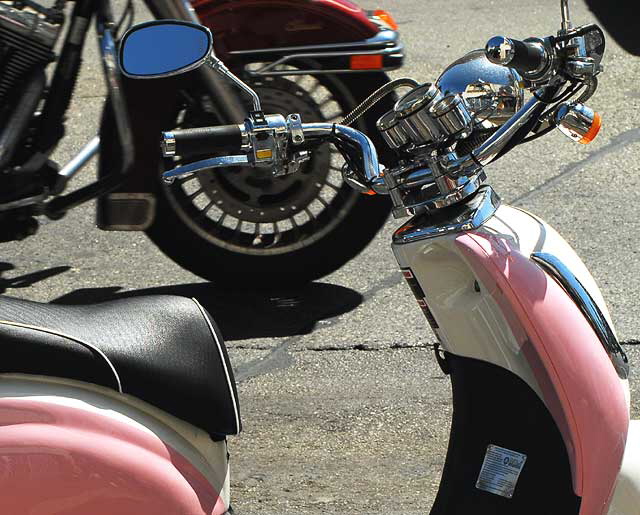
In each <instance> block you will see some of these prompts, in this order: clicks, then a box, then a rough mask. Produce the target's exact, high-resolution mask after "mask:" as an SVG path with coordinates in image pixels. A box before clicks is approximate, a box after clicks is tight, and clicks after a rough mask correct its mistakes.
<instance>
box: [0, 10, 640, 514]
mask: <svg viewBox="0 0 640 515" xmlns="http://www.w3.org/2000/svg"><path fill="white" fill-rule="evenodd" d="M561 8H562V26H561V29H560V31H559V32H558V33H557V35H555V36H549V37H546V38H530V39H527V40H524V41H517V40H514V39H510V38H506V37H494V38H491V39H490V40H489V41H488V43H487V45H486V47H485V49H484V50H476V51H473V52H470V53H469V54H467V55H466V56H464V57H463V58H461V59H459V60H458V61H456V62H454V63H452V65H450V66H449V67H448V68H447V69H446V70H445V71H444V72H443V73H442V75H440V77H439V78H438V79H437V80H436V81H435V82H434V83H433V84H421V85H420V84H415V83H413V81H407V80H399V81H394V83H392V84H390V85H388V86H386V87H385V88H384V90H383V91H380V92H379V93H376V94H374V95H373V97H371V98H370V99H369V100H368V101H367V102H365V103H364V104H363V105H362V106H360V108H358V109H357V110H356V111H355V112H354V113H352V114H351V115H349V116H348V117H347V120H346V123H348V122H349V121H353V119H354V118H357V116H359V115H362V112H363V111H364V110H365V109H367V108H368V107H370V104H371V103H373V102H375V101H376V100H377V99H378V97H379V96H381V95H384V94H388V93H389V91H391V90H392V89H393V88H394V87H396V86H397V87H400V86H411V89H410V91H409V92H408V93H406V94H405V95H404V96H403V97H401V98H400V99H399V100H398V101H397V103H396V104H395V106H394V109H393V110H392V111H389V112H388V113H386V114H385V115H383V116H382V117H381V119H380V120H379V122H378V127H379V129H380V131H381V132H382V134H383V137H384V138H385V141H386V142H387V144H388V145H389V146H391V147H392V148H394V149H395V151H396V152H397V155H398V159H397V164H396V165H395V166H393V167H390V168H386V169H385V168H383V167H382V166H381V165H380V164H379V162H378V160H377V150H376V148H375V146H374V145H373V143H372V142H371V140H370V139H369V138H368V137H367V136H366V135H365V134H363V133H361V132H360V131H359V130H357V129H354V128H352V127H350V126H349V125H346V124H344V125H343V124H331V123H303V122H302V120H301V118H300V116H299V115H298V114H296V113H294V114H290V115H288V116H287V117H286V118H285V117H284V116H282V115H280V114H265V113H264V112H262V110H261V104H260V99H259V97H258V95H256V94H255V93H254V92H253V91H252V90H251V88H250V87H249V86H248V85H246V84H244V83H242V81H240V79H238V78H237V77H236V76H235V75H234V74H233V73H232V72H231V71H230V70H228V69H227V68H226V67H225V66H224V64H222V63H221V62H220V61H219V60H218V59H216V58H215V57H214V56H213V54H212V53H211V48H212V35H211V33H210V31H208V30H207V29H206V28H205V27H202V26H199V25H195V24H190V23H185V22H183V21H162V22H150V23H147V24H142V25H139V26H136V27H134V28H132V29H131V30H130V31H129V32H128V33H127V35H126V36H125V37H124V39H123V44H122V46H121V48H120V55H119V60H120V65H121V67H122V69H123V72H124V73H125V74H127V75H129V76H130V77H132V78H133V77H137V78H138V79H156V78H161V77H167V76H174V77H175V78H180V77H185V75H183V74H184V73H186V72H188V71H193V70H195V69H197V68H198V67H201V66H210V67H211V68H213V69H215V70H217V72H218V73H219V74H220V75H221V76H224V77H226V78H227V79H228V80H230V81H231V82H232V83H234V84H235V85H236V86H238V87H240V88H241V89H242V90H243V91H244V92H245V93H246V94H247V95H249V96H250V97H251V99H252V103H253V104H254V105H253V107H254V109H253V110H252V112H251V113H250V114H249V117H248V118H247V119H246V120H245V122H244V123H242V124H229V125H221V126H213V127H208V128H202V129H185V130H181V131H173V132H169V133H166V134H164V135H163V141H162V146H163V152H164V153H165V154H166V155H183V154H184V155H200V154H202V153H203V152H204V151H205V150H206V149H215V150H216V151H222V150H225V151H226V152H230V151H232V152H234V153H227V154H225V155H219V156H216V157H211V158H208V159H205V160H202V161H200V162H193V163H189V164H186V165H181V166H179V167H177V168H176V169H174V170H170V171H167V172H165V173H164V178H165V179H166V180H167V181H175V180H178V179H179V178H181V177H185V176H187V177H188V176H189V175H188V174H194V173H197V172H198V170H199V169H201V168H205V169H211V168H215V167H228V166H247V165H250V166H253V167H263V168H265V169H268V170H270V171H271V173H273V174H279V173H296V172H297V171H298V170H299V168H300V166H301V164H303V163H304V162H305V161H306V160H308V159H309V158H310V156H309V155H310V154H311V153H312V152H314V151H315V149H316V148H317V147H318V146H319V145H321V144H324V143H326V142H327V141H331V142H332V143H333V144H335V145H336V146H337V147H338V148H339V149H340V151H341V152H342V153H343V155H344V156H345V159H346V165H345V166H344V167H343V173H344V177H345V181H346V182H348V183H349V184H351V185H352V186H353V187H354V188H356V189H357V190H358V191H366V192H375V193H377V194H389V196H390V197H391V199H392V201H393V203H394V214H395V215H396V216H397V217H404V216H412V218H411V219H410V220H409V221H408V222H406V223H404V224H403V225H402V226H401V227H400V228H399V229H398V230H397V231H396V232H395V234H394V236H393V243H392V249H393V252H394V255H395V257H396V258H397V260H398V264H399V266H400V269H401V271H402V274H403V276H404V277H405V279H406V280H407V283H408V285H409V287H410V289H411V291H412V293H413V295H414V296H415V298H416V301H417V304H418V306H419V308H420V309H421V310H422V312H423V313H424V315H425V317H426V319H427V320H428V322H429V324H430V326H431V327H432V328H433V331H434V333H435V334H436V336H437V339H438V342H439V343H438V344H437V345H436V346H435V358H436V360H437V361H438V363H439V364H440V366H441V368H442V370H443V372H444V373H445V374H447V375H449V376H450V378H451V382H452V389H453V406H454V412H453V420H452V425H451V434H450V442H449V448H448V451H447V457H446V462H445V466H444V470H443V475H442V478H441V483H440V488H439V491H438V495H437V497H436V500H435V503H434V506H433V508H432V510H431V513H432V514H458V513H491V514H496V515H501V514H536V515H537V514H540V513H561V514H563V515H565V514H571V513H574V514H580V515H596V514H598V515H599V514H603V513H609V514H611V515H619V514H632V513H636V512H637V506H638V503H639V501H640V453H638V448H639V447H638V446H639V444H640V424H639V423H638V421H630V420H629V418H630V417H629V405H630V400H629V387H628V376H629V363H628V360H627V357H626V356H625V354H624V351H623V350H622V348H621V346H620V344H619V342H618V340H617V338H616V335H615V331H614V329H613V324H612V322H611V318H610V315H609V312H608V310H607V307H606V304H605V302H604V300H603V298H602V295H601V293H600V291H599V289H598V287H597V285H596V284H595V281H594V280H593V278H592V277H591V275H590V273H589V271H588V270H587V269H586V267H585V266H584V264H583V263H582V262H581V261H580V259H579V258H578V257H577V256H576V254H575V252H574V251H573V250H572V249H571V247H570V246H569V245H568V244H567V243H566V241H565V240H564V239H562V237H561V236H560V235H559V234H558V233H557V232H555V231H554V229H552V228H551V227H550V226H549V225H548V224H546V223H545V222H544V221H543V220H541V219H540V218H538V217H536V216H534V215H532V214H530V213H528V212H525V211H523V210H521V209H517V208H513V207H510V206H507V205H504V204H501V202H500V199H499V197H498V195H497V194H496V192H495V191H494V190H493V189H492V188H491V187H490V186H489V185H488V184H487V183H486V174H485V172H484V167H485V166H487V165H488V164H490V163H492V162H493V161H495V160H496V159H498V158H499V157H502V156H503V155H505V154H506V153H507V152H508V151H509V150H511V149H512V148H514V147H515V146H516V145H517V144H521V143H526V142H528V141H531V139H532V138H537V137H541V136H543V135H544V134H547V133H548V132H550V131H551V130H553V129H554V128H557V129H559V130H560V131H561V132H562V133H563V134H565V135H566V136H568V137H569V138H571V139H572V140H573V141H576V142H582V143H588V142H589V141H591V140H592V139H593V138H594V137H595V136H596V135H597V132H598V129H599V124H600V118H599V116H598V115H597V113H595V112H594V111H592V110H591V109H590V108H588V107H587V106H586V105H585V104H584V103H583V102H585V101H586V100H588V98H589V97H590V96H591V95H592V94H593V92H594V91H595V89H596V87H597V79H596V77H597V76H598V75H599V74H600V72H601V65H600V62H601V59H602V56H603V53H604V34H603V32H602V31H601V30H600V28H599V27H598V26H597V25H585V26H581V27H574V26H573V24H572V23H571V21H570V17H569V8H568V4H567V0H561ZM140 83H144V84H149V81H148V80H140ZM525 89H526V90H527V91H530V92H531V97H530V98H529V99H527V100H526V101H525V98H524V94H525ZM0 312H2V313H3V318H4V319H5V320H3V321H2V322H0V331H2V333H1V334H2V339H3V342H9V343H8V344H7V343H5V348H6V349H7V355H8V356H7V359H5V360H4V361H3V362H4V373H3V374H2V376H0V407H1V408H2V409H0V442H2V445H1V447H2V449H3V454H4V456H3V457H6V455H10V456H11V460H10V461H9V463H10V466H11V474H8V475H7V476H8V477H9V480H10V481H11V485H10V486H11V487H12V488H11V490H7V491H11V492H16V494H15V496H13V498H12V499H11V502H13V503H14V505H12V506H11V507H12V508H13V507H14V506H15V507H16V509H13V510H9V511H11V512H31V511H34V510H35V509H36V507H37V506H42V503H44V502H51V504H50V505H51V506H54V505H55V506H56V507H57V508H59V509H58V512H61V511H62V510H64V509H65V508H67V507H69V508H68V511H67V513H86V512H88V511H91V512H92V513H114V512H117V513H124V514H127V513H134V512H135V513H138V512H139V511H140V506H141V505H144V506H145V508H146V507H147V506H149V507H150V508H149V509H153V510H154V513H160V514H164V513H166V514H169V513H176V512H185V513H215V514H221V513H224V511H225V510H227V509H228V508H229V504H228V489H226V486H225V485H228V476H224V474H228V463H227V462H226V459H227V455H226V451H225V445H224V443H220V442H223V441H224V437H225V435H227V434H230V433H234V432H237V431H238V430H239V428H240V422H239V416H238V412H237V399H236V398H235V395H234V391H233V380H232V375H231V371H230V368H229V366H228V362H227V360H226V354H225V352H224V347H223V344H222V342H221V339H220V338H219V337H218V336H217V332H216V330H215V325H214V324H213V322H212V321H211V319H210V318H208V317H207V316H206V313H204V311H203V310H202V309H201V308H200V307H199V306H198V305H197V304H196V303H195V302H193V301H189V300H187V299H174V298H159V299H155V300H154V299H153V298H147V299H143V298H139V297H138V298H135V299H125V300H121V301H115V302H112V303H108V304H105V305H102V306H100V305H98V306H86V307H62V306H48V305H41V304H36V303H31V302H26V301H18V300H15V299H7V298H4V299H0ZM128 327H132V328H133V330H128V329H127V328H128ZM105 335H108V337H105ZM178 341H179V342H180V345H179V346H178V345H175V343H177V342H178ZM151 346H154V347H157V349H156V348H154V349H153V352H151V351H150V347H151ZM200 354H202V356H201V355H200ZM63 356H64V357H65V359H64V360H63V359H62V358H63ZM67 357H68V358H69V359H67ZM51 376H55V377H51ZM62 378H64V379H62ZM96 384H97V386H96ZM167 384H171V387H168V386H167ZM203 385H205V386H203ZM118 392H120V393H118ZM122 392H125V393H128V394H129V395H122ZM213 394H215V395H216V396H215V398H211V397H209V398H203V396H209V395H213ZM205 403H206V405H207V409H206V410H202V409H198V407H202V406H203V405H205ZM139 411H143V412H144V413H143V414H140V413H139ZM168 413H171V414H172V415H169V414H168ZM146 415H149V416H146ZM223 421H224V422H223ZM187 422H189V424H192V425H185V424H187ZM154 424H155V425H154ZM181 429H183V431H182V432H181V431H180V430H181ZM85 433H87V434H85ZM207 433H208V434H207ZM89 435H90V436H91V438H92V439H91V440H89V439H88V438H86V436H89ZM75 436H77V438H74V437H75ZM209 436H213V437H215V438H217V441H218V442H219V443H215V442H214V443H212V442H211V440H210V439H209ZM180 437H182V438H183V439H184V440H187V443H191V444H192V445H191V446H189V445H187V444H185V443H184V442H181V441H180ZM172 438H173V439H172ZM211 445H213V448H215V449H216V451H215V452H214V451H211V449H212V447H210V446H211ZM207 449H209V451H207ZM125 450H126V451H125ZM207 452H209V453H208V454H207ZM130 456H134V458H130ZM138 458H143V459H138ZM207 460H209V461H207ZM207 467H211V470H209V469H208V468H207ZM194 469H195V471H194ZM96 471H97V472H96ZM212 471H217V472H212ZM198 472H200V475H198ZM223 476H224V478H223ZM34 481H38V483H37V486H38V488H36V487H35V485H36V484H35V483H34ZM43 485H45V487H44V488H43ZM168 485H170V486H171V488H167V486H168ZM60 492H62V494H61V493H60ZM216 493H217V495H218V497H215V495H216ZM63 495H64V496H63ZM62 497H63V499H61V498H62ZM58 503H65V504H58ZM74 510H75V511H74ZM181 510H182V511H181Z"/></svg>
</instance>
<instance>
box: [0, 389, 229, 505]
mask: <svg viewBox="0 0 640 515" xmlns="http://www.w3.org/2000/svg"><path fill="white" fill-rule="evenodd" d="M220 486H221V485H220ZM0 492H1V493H0V513H6V514H28V515H88V514H91V515H146V514H149V515H222V514H223V513H224V512H225V511H226V509H227V508H226V507H225V506H224V503H223V502H222V500H221V499H220V497H219V496H218V493H217V489H216V488H215V487H214V486H212V485H211V484H210V483H209V482H208V481H207V479H206V478H205V477H204V476H203V475H202V474H201V473H200V472H199V471H198V470H197V469H196V468H195V467H194V466H193V465H191V463H189V462H188V461H187V460H186V459H185V458H184V457H183V456H181V455H180V454H179V453H178V452H176V451H175V450H173V449H171V448H170V447H169V446H168V445H167V444H166V443H164V442H162V441H161V440H160V439H159V438H158V437H157V436H156V435H154V434H152V433H150V432H148V431H145V430H143V429H141V428H140V427H136V426H135V425H133V424H131V423H128V422H127V421H125V420H120V419H114V418H112V417H109V416H106V415H105V414H101V413H99V412H95V411H90V410H86V409H82V408H80V407H69V406H63V405H60V404H57V403H51V402H47V401H45V400H39V399H29V398H26V397H25V398H3V399H0Z"/></svg>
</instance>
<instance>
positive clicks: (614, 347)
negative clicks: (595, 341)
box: [531, 252, 629, 379]
mask: <svg viewBox="0 0 640 515" xmlns="http://www.w3.org/2000/svg"><path fill="white" fill-rule="evenodd" d="M531 259H532V260H533V261H535V262H536V263H537V264H538V265H539V266H540V267H541V268H542V269H543V270H544V271H545V272H547V273H548V274H550V275H551V276H552V277H553V278H554V279H555V280H556V281H557V282H558V284H560V286H562V287H563V288H564V290H565V291H566V292H567V293H568V294H569V296H570V297H571V299H572V300H573V301H574V302H575V303H576V305H577V306H578V307H579V308H580V311H582V313H583V315H584V316H585V318H586V319H587V321H588V322H589V324H590V325H591V327H593V330H594V331H595V333H596V334H597V335H598V338H599V340H600V342H601V343H602V346H603V347H604V349H605V351H607V354H608V355H609V358H610V359H611V363H612V364H613V366H614V368H615V369H616V372H617V373H618V376H619V377H620V378H621V379H627V378H628V377H629V360H628V358H627V355H626V354H625V352H624V350H623V349H622V347H621V346H620V343H619V342H618V339H617V338H616V336H615V334H614V333H613V330H612V329H611V326H610V325H609V323H608V322H607V319H606V318H605V317H604V315H603V314H602V311H600V308H599V307H598V305H597V304H596V303H595V302H594V300H593V298H592V297H591V295H590V294H589V292H588V291H587V290H586V289H585V287H584V286H583V285H582V283H581V282H580V281H579V280H578V278H577V277H576V276H575V275H574V274H573V272H571V270H569V268H568V267H567V266H566V265H565V264H564V263H563V262H562V261H561V260H560V259H558V258H557V257H556V256H554V255H553V254H549V253H548V252H534V253H533V254H531Z"/></svg>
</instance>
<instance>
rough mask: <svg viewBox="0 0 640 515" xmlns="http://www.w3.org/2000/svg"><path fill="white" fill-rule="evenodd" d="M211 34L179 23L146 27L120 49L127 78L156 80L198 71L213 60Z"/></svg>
mask: <svg viewBox="0 0 640 515" xmlns="http://www.w3.org/2000/svg"><path fill="white" fill-rule="evenodd" d="M212 40H213V38H212V37H211V32H209V29H207V28H206V27H203V26H201V25H196V24H194V23H187V22H182V21H177V20H169V21H167V20H162V21H152V22H149V23H142V24H140V25H136V26H135V27H133V28H131V29H130V30H129V31H128V32H127V33H126V34H125V36H124V38H123V40H122V43H121V45H120V68H121V69H122V72H123V73H124V74H125V75H126V76H127V77H132V78H154V77H166V76H169V75H175V74H177V73H184V72H187V71H190V70H193V69H195V68H197V67H198V66H199V65H200V64H202V62H204V60H205V59H206V58H207V57H208V56H209V53H210V52H211V47H212Z"/></svg>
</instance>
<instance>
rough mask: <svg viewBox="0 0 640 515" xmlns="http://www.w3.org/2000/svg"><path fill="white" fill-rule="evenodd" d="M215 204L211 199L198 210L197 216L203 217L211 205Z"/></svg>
mask: <svg viewBox="0 0 640 515" xmlns="http://www.w3.org/2000/svg"><path fill="white" fill-rule="evenodd" d="M214 204H215V202H214V201H213V200H211V201H210V202H209V203H208V204H207V205H206V206H205V207H204V209H203V210H202V211H200V213H199V214H198V218H204V217H206V216H207V213H208V212H209V211H210V210H211V208H212V207H213V205H214Z"/></svg>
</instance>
